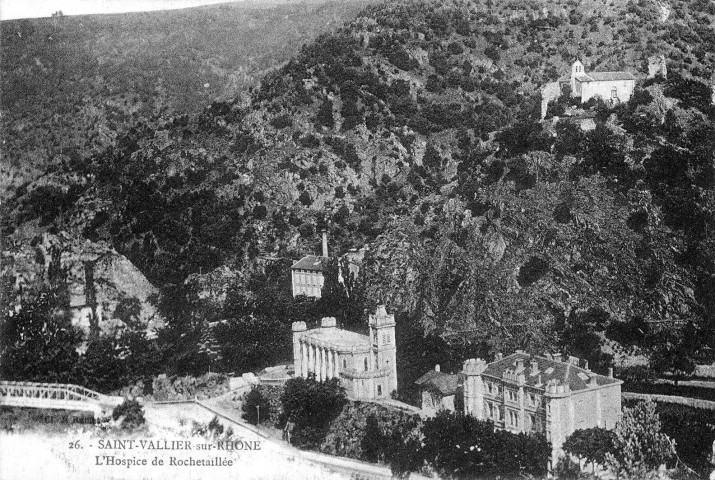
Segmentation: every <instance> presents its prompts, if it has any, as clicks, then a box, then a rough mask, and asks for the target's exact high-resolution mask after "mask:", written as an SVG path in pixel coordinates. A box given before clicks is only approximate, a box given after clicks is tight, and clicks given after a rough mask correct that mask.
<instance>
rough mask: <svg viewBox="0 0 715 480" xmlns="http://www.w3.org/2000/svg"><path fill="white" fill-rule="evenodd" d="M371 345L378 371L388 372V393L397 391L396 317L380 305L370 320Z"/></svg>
mask: <svg viewBox="0 0 715 480" xmlns="http://www.w3.org/2000/svg"><path fill="white" fill-rule="evenodd" d="M369 326H370V344H371V346H372V350H373V352H374V362H375V363H374V365H375V368H376V369H380V370H385V371H387V372H388V377H387V391H386V392H385V394H390V393H391V392H392V391H394V390H396V389H397V346H396V345H395V316H394V315H392V314H388V313H387V310H386V309H385V306H384V305H379V306H378V307H377V309H376V310H375V313H374V314H371V315H370V318H369Z"/></svg>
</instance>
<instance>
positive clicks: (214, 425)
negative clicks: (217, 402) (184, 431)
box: [208, 415, 223, 436]
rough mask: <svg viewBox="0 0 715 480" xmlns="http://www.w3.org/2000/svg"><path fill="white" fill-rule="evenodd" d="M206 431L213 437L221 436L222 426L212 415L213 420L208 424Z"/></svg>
mask: <svg viewBox="0 0 715 480" xmlns="http://www.w3.org/2000/svg"><path fill="white" fill-rule="evenodd" d="M208 431H209V432H211V433H213V434H214V435H215V436H219V435H222V434H223V425H221V422H219V421H218V417H217V416H215V415H214V418H212V419H211V421H210V422H209V424H208Z"/></svg>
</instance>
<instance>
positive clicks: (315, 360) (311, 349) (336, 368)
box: [300, 342, 340, 382]
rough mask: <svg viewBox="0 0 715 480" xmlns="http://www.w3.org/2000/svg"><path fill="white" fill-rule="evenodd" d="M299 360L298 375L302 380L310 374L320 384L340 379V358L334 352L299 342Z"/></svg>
mask: <svg viewBox="0 0 715 480" xmlns="http://www.w3.org/2000/svg"><path fill="white" fill-rule="evenodd" d="M300 359H301V361H300V375H301V376H302V377H303V378H307V377H308V375H309V374H311V373H313V374H315V379H316V380H319V381H321V382H322V381H324V380H330V379H331V378H339V377H340V365H339V359H340V357H339V355H338V352H336V351H335V350H331V349H330V348H326V347H321V346H319V345H313V344H311V343H308V342H300Z"/></svg>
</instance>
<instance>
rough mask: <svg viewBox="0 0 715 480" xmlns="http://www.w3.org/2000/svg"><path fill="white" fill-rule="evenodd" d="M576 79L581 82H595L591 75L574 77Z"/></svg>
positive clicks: (583, 74)
mask: <svg viewBox="0 0 715 480" xmlns="http://www.w3.org/2000/svg"><path fill="white" fill-rule="evenodd" d="M574 78H575V79H576V80H578V81H579V82H593V77H591V76H590V75H586V74H585V73H580V74H578V75H574Z"/></svg>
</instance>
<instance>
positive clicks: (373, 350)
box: [293, 305, 397, 400]
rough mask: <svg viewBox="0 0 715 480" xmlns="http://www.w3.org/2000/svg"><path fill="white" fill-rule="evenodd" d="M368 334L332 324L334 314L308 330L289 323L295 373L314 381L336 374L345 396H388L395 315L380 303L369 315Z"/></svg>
mask: <svg viewBox="0 0 715 480" xmlns="http://www.w3.org/2000/svg"><path fill="white" fill-rule="evenodd" d="M369 327H370V334H369V335H361V334H359V333H355V332H351V331H348V330H343V329H339V328H337V327H336V322H335V318H323V319H322V320H321V324H320V328H314V329H311V330H308V329H307V328H306V324H305V322H294V323H293V364H294V369H295V376H296V377H298V376H301V377H303V378H308V377H315V379H316V380H318V381H325V380H330V379H332V378H337V379H339V380H340V384H341V385H342V386H343V387H344V388H345V391H346V393H347V395H348V397H349V398H351V399H354V400H376V399H380V398H390V394H391V393H392V391H393V390H396V389H397V365H396V357H397V349H396V346H395V317H394V315H388V313H387V311H386V310H385V307H384V306H382V305H381V306H379V307H377V310H376V311H375V313H374V314H373V315H370V318H369Z"/></svg>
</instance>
